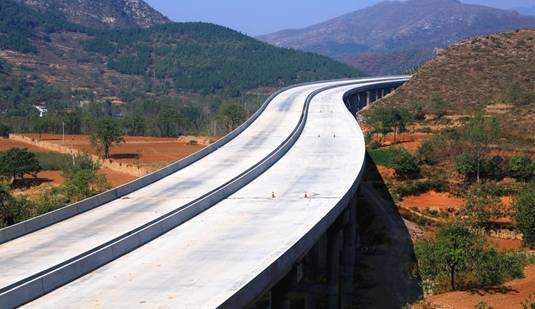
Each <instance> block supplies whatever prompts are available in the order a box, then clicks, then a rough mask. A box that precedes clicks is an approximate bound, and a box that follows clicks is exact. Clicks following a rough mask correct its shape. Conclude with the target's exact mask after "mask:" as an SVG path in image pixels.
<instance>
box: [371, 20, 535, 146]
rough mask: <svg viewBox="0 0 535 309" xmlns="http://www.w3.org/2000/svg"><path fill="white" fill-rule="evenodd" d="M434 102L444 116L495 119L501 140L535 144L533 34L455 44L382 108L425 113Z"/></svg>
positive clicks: (419, 72)
mask: <svg viewBox="0 0 535 309" xmlns="http://www.w3.org/2000/svg"><path fill="white" fill-rule="evenodd" d="M437 99H440V100H437ZM437 101H442V102H445V104H446V106H445V108H446V110H447V111H448V113H449V114H455V115H470V114H473V113H475V112H478V111H482V112H484V113H486V114H491V115H494V116H496V117H497V118H498V120H500V123H501V125H502V127H503V132H504V133H505V138H506V139H505V141H506V142H510V143H512V144H515V143H518V144H520V143H521V144H524V145H528V146H530V147H532V146H533V145H535V126H534V119H535V30H521V31H515V32H509V33H499V34H494V35H489V36H482V37H477V38H474V39H468V40H465V41H462V42H460V43H457V44H454V45H452V46H451V47H449V48H448V49H446V50H445V51H444V52H442V53H441V54H440V55H438V56H437V57H436V59H434V60H432V61H430V62H429V63H427V64H425V65H424V66H422V67H421V68H420V70H419V71H418V72H417V73H416V74H415V75H414V77H413V78H412V79H411V80H410V81H409V82H408V83H406V84H405V85H403V86H402V87H401V88H399V89H398V90H397V91H396V92H395V93H394V94H393V95H392V96H389V97H386V98H385V99H383V100H382V101H381V102H382V103H381V104H386V105H392V104H398V105H404V106H410V107H415V106H420V107H423V109H424V111H425V110H428V109H429V108H432V107H431V106H432V104H434V102H437Z"/></svg>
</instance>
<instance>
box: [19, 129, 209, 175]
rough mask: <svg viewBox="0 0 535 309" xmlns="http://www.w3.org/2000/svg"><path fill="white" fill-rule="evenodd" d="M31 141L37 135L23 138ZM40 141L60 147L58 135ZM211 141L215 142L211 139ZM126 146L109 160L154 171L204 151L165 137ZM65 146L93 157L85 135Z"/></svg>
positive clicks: (69, 139) (141, 139)
mask: <svg viewBox="0 0 535 309" xmlns="http://www.w3.org/2000/svg"><path fill="white" fill-rule="evenodd" d="M24 135H25V136H28V137H31V138H33V139H39V134H24ZM41 140H43V141H47V142H51V143H56V144H62V143H63V140H62V136H61V135H60V134H43V135H42V136H41ZM210 140H211V141H215V140H217V138H215V137H214V138H210ZM125 141H126V143H123V144H120V145H117V146H114V147H113V148H112V149H111V159H112V160H115V161H119V162H123V163H127V164H134V165H142V166H145V167H150V168H153V169H157V168H159V167H162V166H164V165H166V164H168V163H170V162H173V161H176V160H180V159H183V158H185V157H187V156H189V155H190V154H192V153H194V152H197V151H199V150H200V149H202V148H204V147H205V146H204V145H200V144H198V145H192V144H189V143H185V142H184V141H179V139H177V138H164V137H137V136H135V137H131V136H127V137H125ZM65 146H67V147H73V148H76V149H79V150H82V151H84V152H87V153H91V154H95V149H94V148H93V147H92V146H91V143H90V139H89V136H87V135H66V136H65Z"/></svg>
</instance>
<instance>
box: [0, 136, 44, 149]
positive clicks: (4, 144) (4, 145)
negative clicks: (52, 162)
mask: <svg viewBox="0 0 535 309" xmlns="http://www.w3.org/2000/svg"><path fill="white" fill-rule="evenodd" d="M11 148H22V149H24V148H27V149H28V150H29V151H32V152H48V150H46V149H43V148H40V147H36V146H33V145H30V144H26V143H21V142H17V141H13V140H10V139H4V138H0V151H5V150H8V149H11Z"/></svg>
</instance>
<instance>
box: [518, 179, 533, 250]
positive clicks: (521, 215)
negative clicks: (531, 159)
mask: <svg viewBox="0 0 535 309" xmlns="http://www.w3.org/2000/svg"><path fill="white" fill-rule="evenodd" d="M514 208H515V214H514V219H515V221H516V224H517V228H518V229H519V230H520V231H521V232H522V234H524V244H525V245H526V246H529V247H532V248H535V183H531V184H529V185H528V186H527V187H526V188H525V189H523V190H522V191H521V192H520V194H519V195H518V196H516V197H515V199H514Z"/></svg>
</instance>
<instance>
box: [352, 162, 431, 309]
mask: <svg viewBox="0 0 535 309" xmlns="http://www.w3.org/2000/svg"><path fill="white" fill-rule="evenodd" d="M366 159H367V163H366V174H365V179H364V180H363V182H362V184H361V186H360V189H359V192H358V198H359V200H358V203H359V204H358V211H357V218H358V225H359V226H358V233H359V243H360V246H359V249H358V251H357V265H356V271H355V288H354V301H353V305H354V308H400V307H403V306H404V305H405V304H408V303H413V302H415V301H416V300H418V299H420V298H421V297H422V295H423V292H422V289H421V286H420V284H419V280H418V278H416V276H415V275H414V273H415V272H414V271H413V270H414V269H415V265H416V257H415V255H414V248H413V243H412V240H411V237H410V234H409V232H408V230H407V228H406V226H405V224H404V223H403V218H402V217H401V215H400V214H399V212H398V210H397V207H396V205H395V202H394V201H393V199H392V196H391V194H390V192H389V191H388V188H387V186H386V184H385V183H384V181H383V178H382V177H381V174H380V173H379V171H378V170H377V166H376V165H375V163H374V162H373V160H372V159H371V158H370V157H369V156H368V155H367V157H366Z"/></svg>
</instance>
